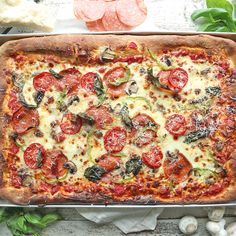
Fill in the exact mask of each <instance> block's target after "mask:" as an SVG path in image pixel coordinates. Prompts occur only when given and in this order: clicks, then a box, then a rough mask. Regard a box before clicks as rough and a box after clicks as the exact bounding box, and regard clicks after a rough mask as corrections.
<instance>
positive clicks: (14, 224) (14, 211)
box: [0, 208, 61, 236]
mask: <svg viewBox="0 0 236 236" xmlns="http://www.w3.org/2000/svg"><path fill="white" fill-rule="evenodd" d="M59 219H61V216H60V215H59V214H57V213H55V212H54V213H47V214H42V213H41V212H40V210H34V211H27V209H23V208H0V223H3V222H5V223H6V225H7V227H8V229H9V230H10V231H11V233H12V235H13V236H25V235H33V236H41V235H42V234H41V232H42V230H43V229H44V228H46V227H47V226H48V225H50V224H52V223H54V222H56V221H57V220H59Z"/></svg>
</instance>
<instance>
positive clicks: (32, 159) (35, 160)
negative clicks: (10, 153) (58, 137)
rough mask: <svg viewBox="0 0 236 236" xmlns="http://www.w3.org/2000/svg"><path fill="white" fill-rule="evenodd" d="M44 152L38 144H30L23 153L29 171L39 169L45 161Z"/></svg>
mask: <svg viewBox="0 0 236 236" xmlns="http://www.w3.org/2000/svg"><path fill="white" fill-rule="evenodd" d="M45 154H46V153H45V150H44V148H43V146H42V145H41V144H39V143H32V144H30V145H29V146H28V147H27V148H26V150H25V152H24V160H25V164H26V165H27V166H28V167H30V168H31V169H37V168H40V167H41V165H42V164H43V163H44V161H45Z"/></svg>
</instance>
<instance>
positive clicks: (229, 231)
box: [226, 222, 236, 236]
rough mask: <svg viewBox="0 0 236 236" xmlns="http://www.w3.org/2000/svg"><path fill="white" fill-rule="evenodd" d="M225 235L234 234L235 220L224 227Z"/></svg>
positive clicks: (235, 229)
mask: <svg viewBox="0 0 236 236" xmlns="http://www.w3.org/2000/svg"><path fill="white" fill-rule="evenodd" d="M226 232H227V236H236V222H232V223H230V224H229V225H228V226H227V227H226Z"/></svg>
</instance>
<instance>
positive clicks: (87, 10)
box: [74, 0, 106, 22]
mask: <svg viewBox="0 0 236 236" xmlns="http://www.w3.org/2000/svg"><path fill="white" fill-rule="evenodd" d="M105 9H106V4H105V2H104V1H103V0H96V1H94V0H75V2H74V13H75V16H76V17H77V18H78V19H82V20H83V21H85V22H90V21H95V20H99V19H101V18H102V17H103V15H104V13H105Z"/></svg>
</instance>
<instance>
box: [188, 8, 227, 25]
mask: <svg viewBox="0 0 236 236" xmlns="http://www.w3.org/2000/svg"><path fill="white" fill-rule="evenodd" d="M228 16H229V13H228V12H227V11H226V10H225V9H222V8H210V9H200V10H196V11H194V12H193V14H192V15H191V18H192V20H193V21H195V20H197V19H198V18H200V17H206V18H208V19H210V18H211V17H222V18H223V19H225V18H226V17H228ZM213 22H214V19H213Z"/></svg>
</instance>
